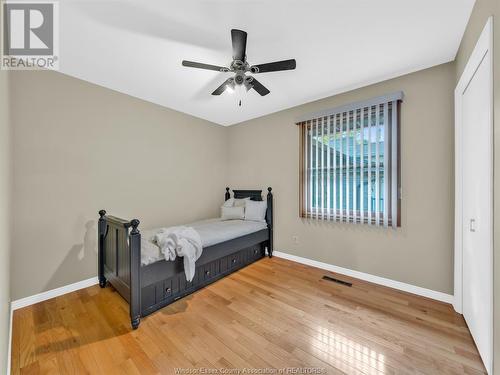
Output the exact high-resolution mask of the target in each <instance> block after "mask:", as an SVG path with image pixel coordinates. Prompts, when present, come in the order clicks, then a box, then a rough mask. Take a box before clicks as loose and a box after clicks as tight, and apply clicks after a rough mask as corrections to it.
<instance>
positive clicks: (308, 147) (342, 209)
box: [297, 92, 403, 228]
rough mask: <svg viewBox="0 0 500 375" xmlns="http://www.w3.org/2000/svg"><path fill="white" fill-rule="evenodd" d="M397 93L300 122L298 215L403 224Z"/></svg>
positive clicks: (371, 223) (352, 221)
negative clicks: (401, 222)
mask: <svg viewBox="0 0 500 375" xmlns="http://www.w3.org/2000/svg"><path fill="white" fill-rule="evenodd" d="M402 98H403V93H402V92H398V93H394V94H390V95H386V96H383V97H379V98H374V99H372V100H368V101H366V102H363V103H356V104H352V105H349V106H343V107H340V108H335V109H332V110H329V111H324V112H321V113H316V114H313V115H308V116H306V117H305V118H304V119H300V120H299V122H298V123H297V125H299V126H300V134H301V142H300V145H301V156H300V180H301V181H300V216H301V217H304V218H313V219H320V220H332V221H341V222H349V223H366V224H370V225H380V226H385V227H388V226H392V227H394V228H395V227H397V226H399V225H400V223H399V217H400V197H399V191H400V188H399V187H400V173H399V170H400V161H399V108H400V103H401V100H402Z"/></svg>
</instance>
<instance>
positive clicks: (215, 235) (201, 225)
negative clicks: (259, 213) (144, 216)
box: [141, 218, 267, 266]
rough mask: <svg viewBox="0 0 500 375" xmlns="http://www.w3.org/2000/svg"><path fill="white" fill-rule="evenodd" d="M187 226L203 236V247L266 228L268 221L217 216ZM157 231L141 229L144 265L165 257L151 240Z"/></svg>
mask: <svg viewBox="0 0 500 375" xmlns="http://www.w3.org/2000/svg"><path fill="white" fill-rule="evenodd" d="M185 226H187V227H192V228H194V229H195V230H196V231H197V232H198V233H199V235H200V237H201V243H202V244H203V247H207V246H212V245H215V244H218V243H221V242H224V241H229V240H232V239H234V238H237V237H241V236H245V235H247V234H250V233H254V232H258V231H259V230H262V229H266V228H267V223H263V222H258V221H248V220H221V219H220V218H217V219H208V220H202V221H197V222H195V223H191V224H186V225H185ZM156 232H158V229H149V230H143V231H141V234H142V236H141V263H142V265H143V266H146V265H148V264H151V263H154V262H157V261H159V260H161V259H165V258H164V256H163V254H161V252H160V248H159V247H158V246H157V245H155V244H154V243H153V242H151V240H152V238H153V236H154V235H155V234H156Z"/></svg>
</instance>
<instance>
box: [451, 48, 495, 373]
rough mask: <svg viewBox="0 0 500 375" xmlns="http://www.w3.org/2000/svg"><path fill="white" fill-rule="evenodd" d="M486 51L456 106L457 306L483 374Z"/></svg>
mask: <svg viewBox="0 0 500 375" xmlns="http://www.w3.org/2000/svg"><path fill="white" fill-rule="evenodd" d="M491 52H492V51H491V50H490V49H489V48H488V50H487V51H486V52H485V53H484V55H483V56H482V58H481V59H478V61H477V63H476V69H475V70H474V71H472V72H471V74H470V76H469V77H467V78H470V79H467V80H466V81H465V84H464V85H463V89H462V90H461V91H460V92H461V98H460V100H459V101H458V103H459V104H461V108H457V111H460V112H461V130H462V131H461V138H462V139H461V146H462V147H461V148H462V155H461V161H462V163H461V165H462V173H461V178H462V191H461V195H462V210H461V211H462V219H461V221H462V233H461V235H462V311H463V316H464V318H465V320H466V322H467V325H468V326H469V329H470V331H471V334H472V336H473V338H474V341H475V343H476V346H477V348H478V350H479V354H480V355H481V358H482V360H483V362H484V364H485V367H486V369H487V370H488V373H491V363H492V346H493V332H492V331H493V251H492V245H493V241H492V233H493V231H492V229H493V226H492V224H493V221H492V205H493V200H492V182H493V181H492V136H493V134H492V92H491V87H492V86H491V85H492V79H493V76H492V66H491V55H490V54H491Z"/></svg>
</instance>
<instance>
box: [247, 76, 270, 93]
mask: <svg viewBox="0 0 500 375" xmlns="http://www.w3.org/2000/svg"><path fill="white" fill-rule="evenodd" d="M251 85H252V88H253V89H254V90H255V91H257V92H258V93H259V94H260V95H261V96H266V95H267V94H269V93H270V92H271V91H269V90H268V89H267V88H266V87H265V86H264V85H263V84H262V83H260V82H259V81H257V80H256V79H255V78H254V79H252V82H251Z"/></svg>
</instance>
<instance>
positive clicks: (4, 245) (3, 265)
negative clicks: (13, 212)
mask: <svg viewBox="0 0 500 375" xmlns="http://www.w3.org/2000/svg"><path fill="white" fill-rule="evenodd" d="M8 83H9V82H8V76H7V73H6V72H5V71H0V373H3V372H5V371H6V370H5V369H6V368H7V347H8V337H9V317H10V290H9V289H10V288H9V283H10V267H9V252H10V251H9V250H10V249H9V247H10V223H11V220H10V204H9V197H10V188H11V171H10V166H11V163H10V150H9V145H10V142H9V139H10V121H9V97H8Z"/></svg>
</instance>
